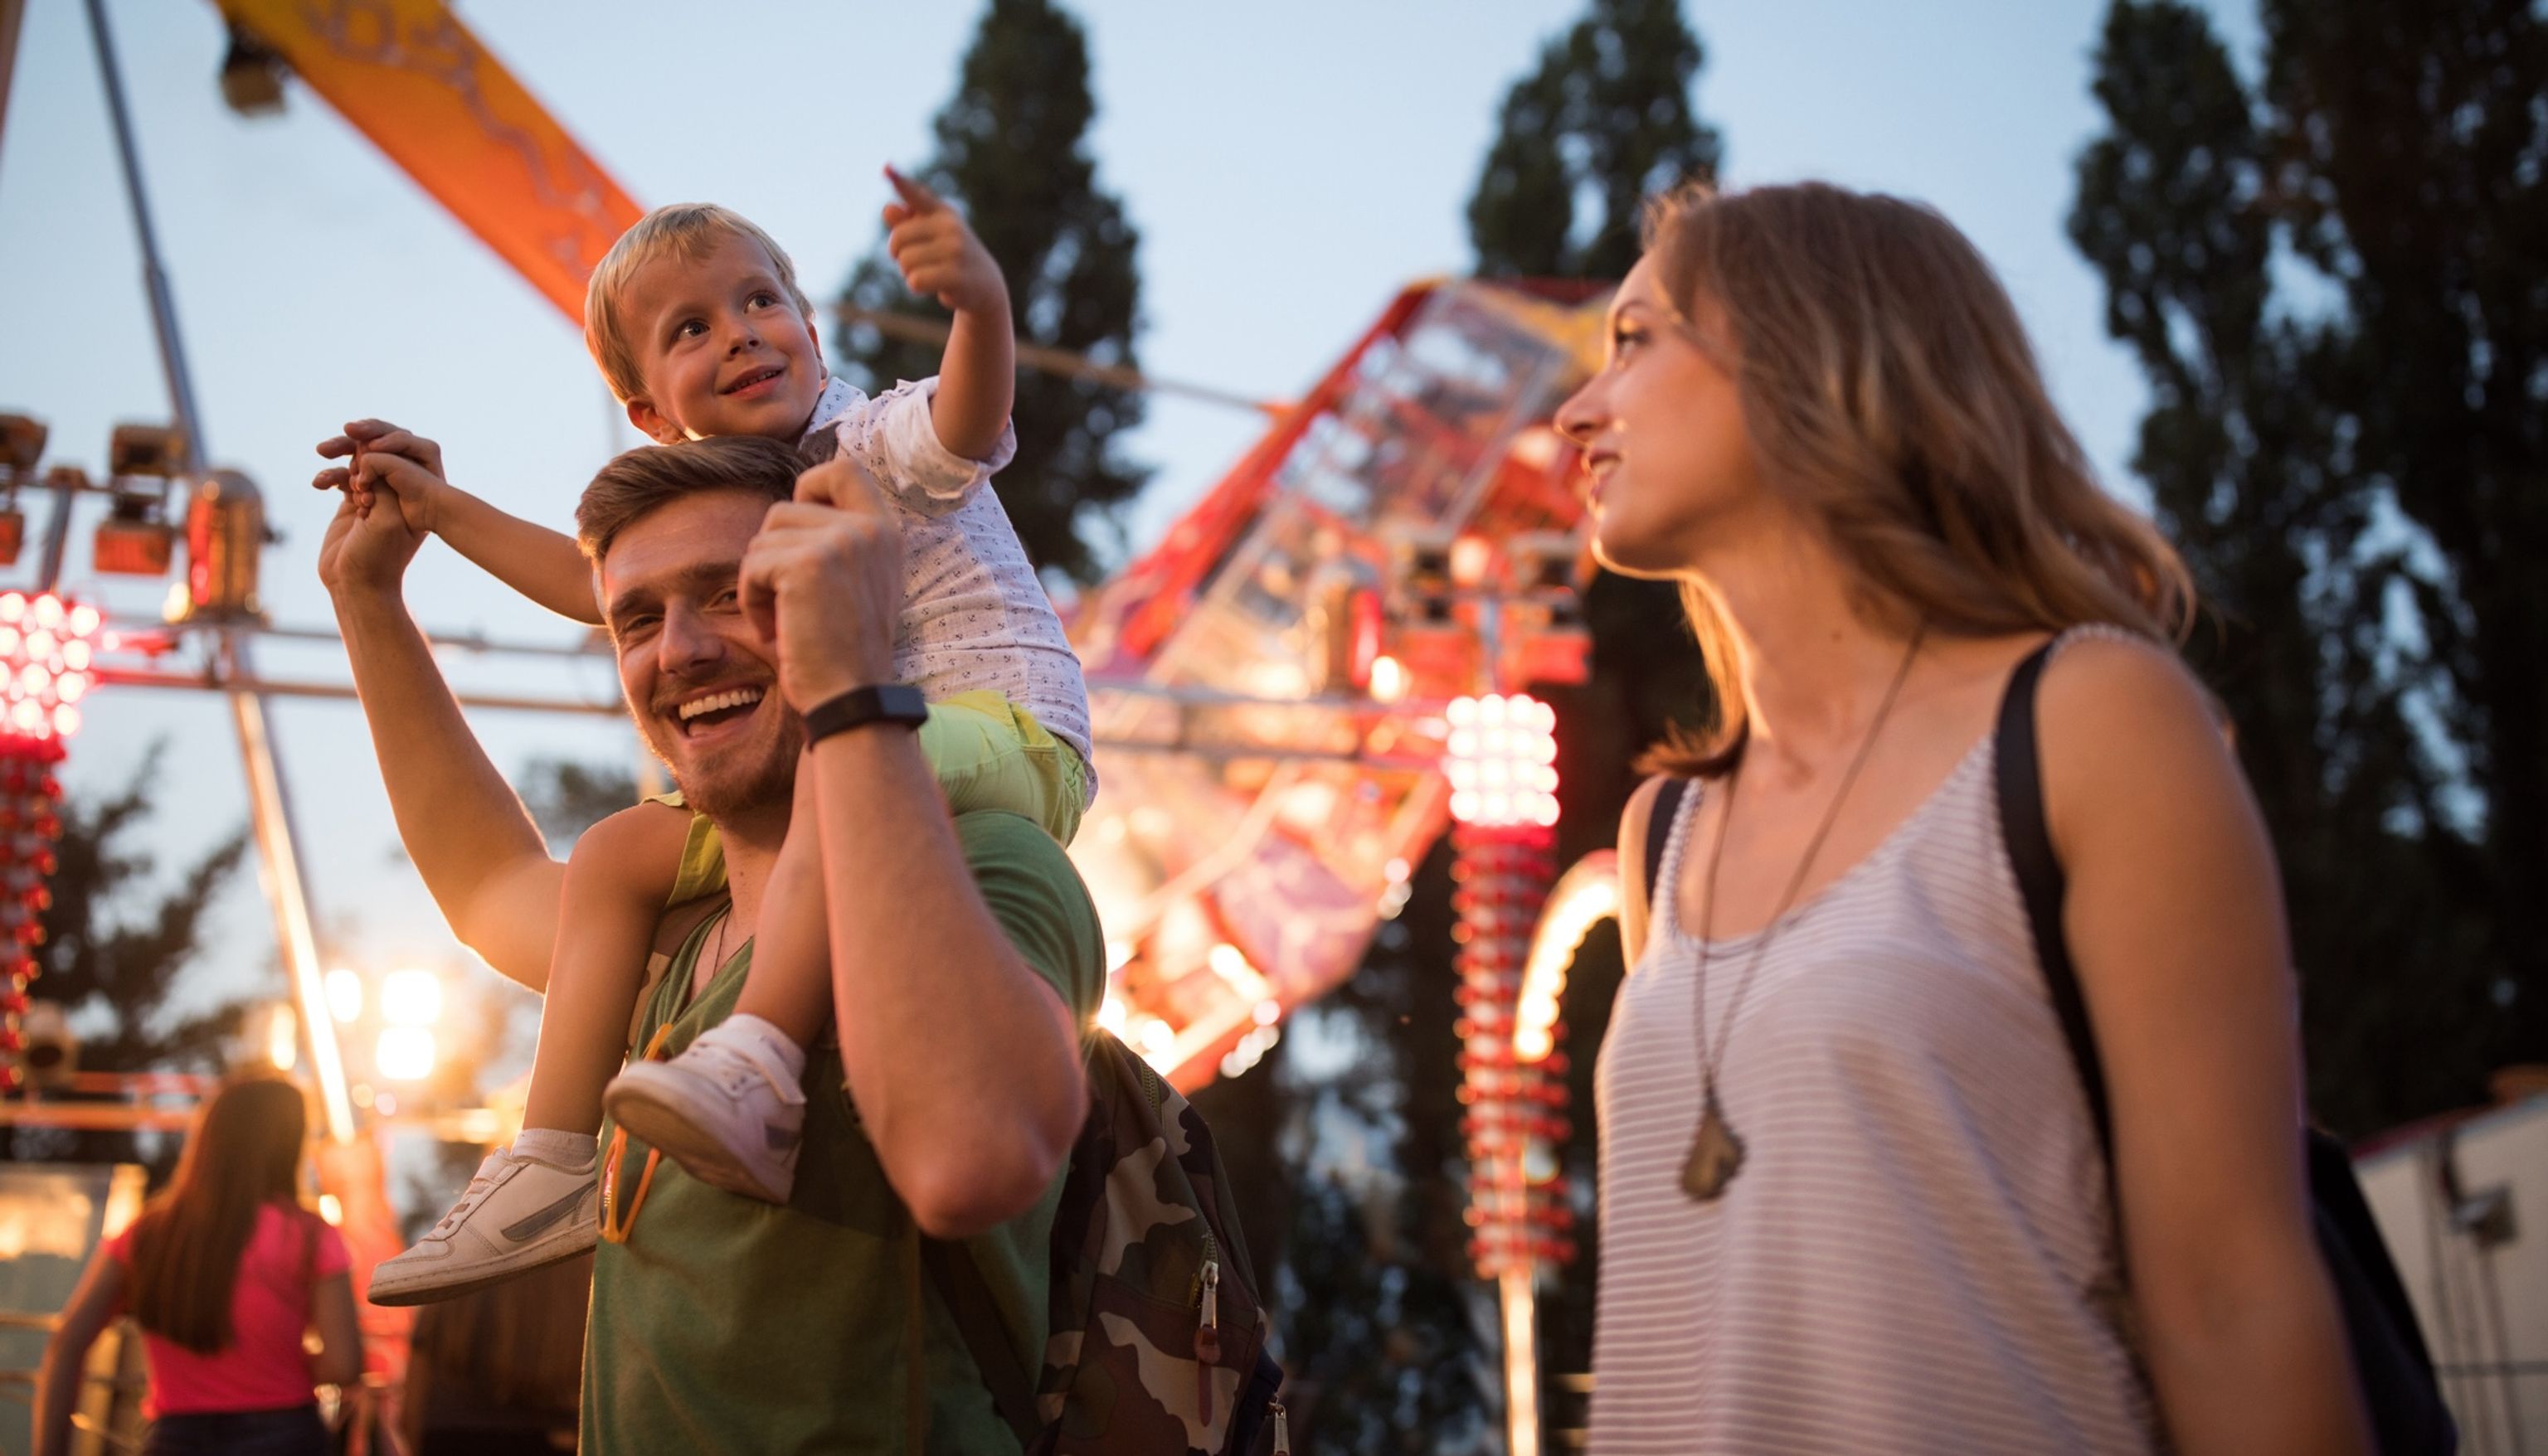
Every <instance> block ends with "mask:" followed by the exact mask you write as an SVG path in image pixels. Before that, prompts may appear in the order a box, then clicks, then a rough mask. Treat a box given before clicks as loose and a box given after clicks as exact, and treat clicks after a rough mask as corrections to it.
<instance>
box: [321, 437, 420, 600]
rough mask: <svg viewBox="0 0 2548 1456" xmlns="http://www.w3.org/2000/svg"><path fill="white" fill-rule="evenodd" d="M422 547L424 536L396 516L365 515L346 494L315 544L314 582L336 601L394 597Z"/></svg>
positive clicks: (361, 506) (383, 512)
mask: <svg viewBox="0 0 2548 1456" xmlns="http://www.w3.org/2000/svg"><path fill="white" fill-rule="evenodd" d="M374 463H375V462H373V461H371V460H369V459H366V460H365V462H364V464H365V465H366V466H367V467H368V466H370V465H372V464H374ZM398 464H399V465H401V466H404V467H405V468H406V469H408V470H420V467H418V466H416V465H414V464H412V463H410V462H408V461H405V460H400V461H399V462H398ZM393 489H395V488H393ZM423 544H424V533H423V532H422V531H419V530H415V529H413V528H412V527H410V526H409V525H408V523H407V519H406V517H405V516H403V515H401V514H400V513H399V512H398V511H395V510H372V509H369V508H367V507H366V506H365V505H364V503H363V501H362V500H361V498H359V497H357V496H356V495H355V494H354V493H353V492H351V491H348V492H346V493H345V496H344V498H343V499H342V500H338V501H337V502H336V515H335V518H334V519H332V520H330V521H328V522H327V534H326V535H325V536H323V537H321V538H320V539H319V542H318V580H319V581H321V582H324V583H325V584H326V585H327V591H328V593H329V594H330V595H333V596H337V597H340V598H341V597H344V596H346V595H347V594H349V593H352V594H360V593H362V592H381V593H385V594H388V595H392V596H395V595H397V594H398V591H399V582H400V580H401V579H402V578H404V577H405V576H406V575H407V564H408V563H409V562H410V561H413V560H414V559H415V550H416V548H417V547H419V546H421V545H423Z"/></svg>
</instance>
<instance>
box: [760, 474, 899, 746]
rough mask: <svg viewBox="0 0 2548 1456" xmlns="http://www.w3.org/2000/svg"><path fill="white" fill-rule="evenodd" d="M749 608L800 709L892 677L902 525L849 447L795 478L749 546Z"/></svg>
mask: <svg viewBox="0 0 2548 1456" xmlns="http://www.w3.org/2000/svg"><path fill="white" fill-rule="evenodd" d="M741 592H742V595H743V609H744V612H745V613H746V614H747V615H748V616H749V617H750V618H751V620H752V624H753V626H754V628H755V629H756V630H758V631H759V632H760V634H761V638H762V640H763V641H765V642H768V643H770V644H771V646H772V647H773V648H774V649H775V651H776V654H777V658H778V690H779V691H780V692H781V693H782V694H784V695H785V696H786V698H787V701H788V703H789V704H790V705H791V706H793V707H794V708H795V709H796V710H797V711H798V712H803V711H805V710H806V709H808V708H811V707H813V706H814V705H815V704H817V703H820V702H824V701H826V700H828V699H830V698H833V697H836V696H838V695H840V694H841V693H844V692H847V691H848V690H850V689H851V688H853V687H865V686H867V685H869V684H872V683H889V682H891V681H892V680H893V638H894V626H895V623H896V621H897V620H898V618H899V617H900V615H901V612H902V527H901V525H900V524H899V523H897V522H896V521H895V519H894V517H893V512H892V509H891V508H890V507H889V506H887V505H886V504H885V501H884V497H883V493H882V492H881V491H880V490H879V489H878V487H877V486H876V483H875V482H874V481H872V480H870V479H868V477H867V474H866V472H865V471H864V470H862V469H860V468H859V466H858V463H857V462H856V461H854V460H852V459H851V458H850V457H849V456H847V455H842V456H837V457H835V458H833V459H832V460H830V461H828V462H826V463H824V464H822V465H818V466H815V467H814V468H813V469H811V470H809V471H806V472H805V473H804V474H803V475H800V476H798V477H797V478H796V499H795V500H784V501H780V502H779V503H777V504H775V505H773V506H771V507H770V513H769V514H768V515H767V516H765V517H763V519H762V526H761V534H759V535H757V536H755V537H753V538H752V545H751V546H750V547H748V548H747V549H746V550H745V551H744V554H743V573H742V583H741Z"/></svg>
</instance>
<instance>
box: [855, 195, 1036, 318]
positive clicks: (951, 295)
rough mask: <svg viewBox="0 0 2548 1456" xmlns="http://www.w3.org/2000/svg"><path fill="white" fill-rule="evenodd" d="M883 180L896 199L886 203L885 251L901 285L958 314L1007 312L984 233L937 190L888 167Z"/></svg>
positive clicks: (1002, 282)
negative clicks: (980, 235) (975, 229)
mask: <svg viewBox="0 0 2548 1456" xmlns="http://www.w3.org/2000/svg"><path fill="white" fill-rule="evenodd" d="M884 175H885V180H886V181H888V182H891V183H892V184H893V190H894V192H895V193H896V194H898V195H899V197H900V201H898V202H890V203H887V204H885V209H884V226H885V228H886V231H885V239H884V246H885V251H887V252H889V253H891V254H893V261H894V264H895V266H897V267H899V268H901V269H902V283H903V287H905V288H908V289H910V290H911V291H912V292H913V293H916V294H919V295H921V296H923V297H925V298H934V299H936V300H938V302H939V303H941V304H943V305H945V306H946V307H947V308H950V309H953V310H955V311H956V313H958V314H983V315H990V314H997V315H998V317H999V320H1000V323H1001V324H1002V326H1004V327H1005V326H1006V325H1007V323H1008V318H1009V285H1008V282H1007V280H1006V279H1003V278H1002V277H1001V276H1000V265H999V263H998V261H997V260H995V259H994V258H992V256H991V250H990V249H989V248H986V247H984V246H982V239H980V238H978V237H976V236H974V235H973V229H972V228H971V227H966V226H965V224H964V217H963V215H962V214H960V213H958V212H956V209H955V208H953V207H951V206H949V205H948V203H947V200H946V199H944V198H942V197H940V196H939V195H938V194H937V193H935V192H932V191H930V190H929V189H928V188H926V187H923V186H921V185H920V184H919V183H917V182H914V181H912V180H911V179H910V178H909V177H906V176H904V175H902V174H901V173H900V172H897V171H895V170H894V169H893V168H891V167H887V168H885V169H884Z"/></svg>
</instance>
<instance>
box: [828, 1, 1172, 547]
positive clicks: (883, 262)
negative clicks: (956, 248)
mask: <svg viewBox="0 0 2548 1456" xmlns="http://www.w3.org/2000/svg"><path fill="white" fill-rule="evenodd" d="M1095 116H1096V104H1095V102H1094V101H1093V100H1092V99H1091V97H1090V95H1089V91H1088V45H1087V41H1086V38H1085V37H1083V36H1082V35H1081V33H1080V29H1079V24H1078V22H1076V21H1075V20H1073V19H1072V18H1071V17H1070V15H1069V14H1068V13H1067V12H1066V11H1064V10H1062V9H1061V8H1060V7H1059V6H1056V5H1054V4H1052V3H1051V0H991V4H990V6H989V8H988V9H987V10H986V11H985V12H984V14H983V17H982V25H981V29H980V30H979V31H978V32H977V33H976V34H975V36H974V39H973V46H972V49H971V50H969V51H968V52H967V53H966V54H965V56H964V63H963V69H962V73H961V77H960V79H959V81H958V82H957V85H956V96H955V98H954V99H953V100H951V101H950V102H948V104H947V108H946V110H944V111H942V112H940V113H939V114H938V120H937V124H936V134H937V138H938V151H937V154H936V155H935V156H933V157H931V158H930V160H929V161H928V163H927V164H926V165H924V166H922V167H921V168H920V169H919V170H918V171H917V173H916V174H915V175H917V176H918V177H919V178H920V179H921V180H923V181H925V182H926V183H928V184H929V185H930V186H931V187H932V188H935V189H937V190H938V192H939V193H940V194H941V195H943V196H945V197H947V198H948V199H950V200H951V201H953V202H955V203H956V205H957V206H958V207H960V208H962V209H963V210H964V214H965V217H966V218H967V219H968V220H969V221H970V222H971V224H972V226H973V230H974V231H975V232H977V233H978V234H980V236H981V238H982V241H983V243H984V245H986V246H987V247H989V249H990V251H991V256H992V257H994V258H997V259H998V260H999V263H1000V270H1001V273H1002V275H1003V276H1004V277H1006V278H1007V280H1008V285H1009V301H1010V306H1011V309H1012V311H1013V313H1014V316H1015V318H1016V322H1017V333H1018V339H1019V341H1020V342H1021V343H1025V344H1031V345H1041V346H1043V347H1045V348H1048V349H1057V350H1061V351H1064V352H1067V353H1072V354H1079V355H1084V356H1086V357H1087V358H1089V359H1090V360H1092V361H1093V362H1096V363H1099V364H1106V365H1117V366H1123V367H1127V368H1130V367H1134V366H1136V364H1137V360H1136V359H1135V356H1134V341H1135V338H1136V336H1137V335H1138V332H1139V329H1140V297H1141V284H1140V270H1139V264H1138V257H1137V252H1138V243H1139V241H1140V238H1139V234H1138V232H1137V231H1136V230H1135V228H1134V227H1133V225H1132V223H1131V222H1130V221H1129V220H1127V219H1126V217H1125V216H1124V208H1123V204H1121V203H1120V202H1118V201H1117V200H1116V199H1115V198H1114V197H1113V196H1111V195H1109V194H1108V193H1106V192H1105V191H1103V190H1101V189H1100V188H1099V187H1098V185H1097V165H1096V162H1095V160H1094V159H1093V158H1091V156H1090V155H1089V152H1088V147H1087V134H1088V125H1089V122H1090V121H1091V120H1092V119H1093V118H1094V117H1095ZM842 302H843V303H844V304H845V305H847V306H848V307H850V308H854V309H860V310H866V311H872V312H877V313H889V314H903V315H910V316H914V317H918V318H934V319H943V318H946V317H947V316H946V312H945V311H944V310H942V309H940V308H939V307H938V305H937V304H936V302H935V301H932V300H927V299H914V298H912V297H911V296H910V295H909V294H908V293H906V292H905V291H904V289H903V286H902V275H901V273H900V272H899V271H898V270H897V269H896V268H895V267H894V265H893V260H892V259H891V258H890V257H888V256H886V254H885V252H884V250H883V247H882V246H881V244H879V245H878V247H877V248H876V249H875V251H873V252H871V253H870V254H868V256H867V257H866V258H865V259H864V260H863V261H861V262H860V264H859V265H858V268H857V269H856V271H855V272H854V273H853V274H852V275H851V278H850V283H849V288H848V290H847V291H846V293H845V294H844V295H843V299H842ZM839 353H840V360H839V362H840V364H841V366H842V368H843V372H844V373H845V374H846V375H847V376H848V377H849V378H850V379H851V380H853V381H854V382H857V383H860V384H861V385H863V386H864V387H865V388H867V389H869V390H870V391H872V390H874V389H876V388H878V387H883V388H890V387H891V386H892V385H893V384H894V382H895V381H897V380H903V379H921V378H924V377H926V376H928V375H932V374H935V373H937V372H938V360H939V354H940V349H939V347H938V346H937V345H935V344H928V343H914V342H912V341H909V340H905V339H894V338H888V337H886V336H885V335H884V334H882V333H881V332H879V331H878V330H876V329H875V328H873V327H872V326H866V325H852V326H850V327H848V328H846V329H844V330H843V334H842V339H841V347H840V350H839ZM1141 414H1142V400H1141V397H1140V396H1139V395H1138V394H1136V393H1133V392H1131V391H1127V390H1123V389H1118V388H1113V387H1109V386H1105V385H1100V384H1097V383H1094V382H1092V381H1089V380H1084V379H1075V378H1069V377H1065V376H1063V375H1059V374H1053V373H1047V372H1043V371H1038V370H1033V369H1027V370H1021V371H1020V372H1019V375H1018V396H1017V407H1016V409H1015V411H1014V418H1015V420H1016V422H1017V432H1018V454H1017V458H1016V460H1015V461H1013V462H1012V463H1011V464H1010V465H1009V467H1008V468H1007V469H1005V470H1003V471H1001V472H1000V473H999V475H997V476H995V477H993V485H994V486H995V487H996V488H997V489H998V491H999V493H1000V501H1001V504H1003V505H1004V506H1006V507H1007V509H1008V513H1009V519H1010V520H1011V521H1012V522H1014V523H1015V525H1016V526H1017V530H1018V537H1019V539H1020V540H1021V541H1023V542H1024V543H1025V545H1026V548H1027V553H1028V555H1029V556H1030V557H1032V558H1033V559H1034V561H1035V562H1036V564H1037V565H1038V566H1039V567H1047V568H1054V569H1058V570H1060V571H1062V572H1064V573H1066V574H1068V575H1069V576H1070V577H1072V578H1073V579H1075V580H1077V581H1081V582H1087V581H1093V580H1095V578H1096V576H1097V574H1098V569H1099V567H1100V565H1101V556H1102V552H1101V549H1100V541H1099V540H1098V539H1094V538H1092V536H1091V535H1090V534H1089V532H1090V530H1091V529H1092V528H1100V529H1104V530H1110V531H1113V532H1114V533H1115V534H1114V535H1112V536H1109V537H1107V538H1105V539H1106V541H1107V544H1110V545H1112V544H1120V529H1121V528H1120V525H1119V524H1118V521H1117V517H1118V515H1119V513H1120V508H1121V507H1122V506H1123V505H1124V504H1125V503H1126V502H1128V501H1130V500H1132V499H1133V498H1134V497H1135V496H1136V495H1138V494H1139V492H1140V489H1141V487H1142V485H1143V483H1144V482H1146V481H1147V480H1148V479H1149V470H1148V468H1147V467H1145V466H1141V465H1138V464H1135V463H1133V462H1132V461H1130V460H1128V459H1126V458H1125V457H1124V455H1123V453H1122V443H1121V441H1120V440H1119V439H1118V438H1117V437H1118V436H1119V435H1120V434H1121V433H1122V432H1123V431H1126V430H1129V429H1131V428H1132V427H1133V426H1135V425H1137V424H1138V423H1140V421H1141Z"/></svg>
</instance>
